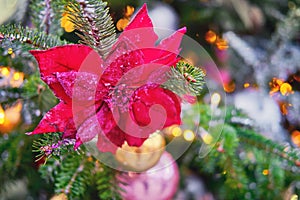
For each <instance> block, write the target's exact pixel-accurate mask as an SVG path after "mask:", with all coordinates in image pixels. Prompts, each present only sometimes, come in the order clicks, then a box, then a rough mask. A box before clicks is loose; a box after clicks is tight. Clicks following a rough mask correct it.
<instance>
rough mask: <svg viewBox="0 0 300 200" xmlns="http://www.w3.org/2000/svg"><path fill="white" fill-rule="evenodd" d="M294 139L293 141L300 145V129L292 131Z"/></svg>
mask: <svg viewBox="0 0 300 200" xmlns="http://www.w3.org/2000/svg"><path fill="white" fill-rule="evenodd" d="M291 137H292V141H293V143H294V144H295V145H298V146H300V131H298V130H294V131H293V132H292V136H291Z"/></svg>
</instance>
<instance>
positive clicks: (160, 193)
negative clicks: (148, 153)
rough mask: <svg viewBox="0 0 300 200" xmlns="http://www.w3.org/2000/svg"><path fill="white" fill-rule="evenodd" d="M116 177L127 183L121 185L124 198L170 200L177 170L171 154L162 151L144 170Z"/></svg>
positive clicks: (174, 191)
mask: <svg viewBox="0 0 300 200" xmlns="http://www.w3.org/2000/svg"><path fill="white" fill-rule="evenodd" d="M118 179H119V180H120V181H122V182H125V183H126V184H127V185H121V187H122V188H123V189H124V192H122V197H123V199H124V200H170V199H172V197H173V196H174V194H175V193H176V191H177V187H178V182H179V171H178V167H177V164H176V162H175V161H174V159H173V157H172V156H171V154H169V153H167V152H164V153H163V155H162V156H161V158H160V160H159V162H158V163H157V164H156V165H155V166H154V167H152V168H150V169H149V170H147V171H146V172H143V173H133V172H129V173H127V174H122V175H120V176H119V177H118Z"/></svg>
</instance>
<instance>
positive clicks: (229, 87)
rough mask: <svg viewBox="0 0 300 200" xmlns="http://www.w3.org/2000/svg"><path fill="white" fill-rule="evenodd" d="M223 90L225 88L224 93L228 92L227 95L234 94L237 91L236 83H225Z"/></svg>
mask: <svg viewBox="0 0 300 200" xmlns="http://www.w3.org/2000/svg"><path fill="white" fill-rule="evenodd" d="M223 88H224V91H225V92H227V93H231V92H234V90H235V83H234V81H230V82H229V83H225V84H224V85H223Z"/></svg>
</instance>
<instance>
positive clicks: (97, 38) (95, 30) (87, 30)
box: [66, 0, 116, 58]
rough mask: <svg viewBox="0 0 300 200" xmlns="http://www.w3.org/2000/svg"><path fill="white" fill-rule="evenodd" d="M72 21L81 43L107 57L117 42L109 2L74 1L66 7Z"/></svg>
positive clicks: (94, 0)
mask: <svg viewBox="0 0 300 200" xmlns="http://www.w3.org/2000/svg"><path fill="white" fill-rule="evenodd" d="M66 12H67V13H68V14H70V16H71V17H70V21H71V22H72V23H74V25H75V29H77V30H79V31H81V32H82V34H78V35H79V37H80V38H81V43H83V44H85V45H88V46H90V47H92V48H94V49H95V50H96V51H97V52H98V53H99V54H100V55H101V56H102V57H103V58H105V57H106V56H107V55H108V54H109V52H110V49H111V47H112V46H113V44H114V43H115V42H116V33H115V27H114V24H113V20H112V18H111V17H110V15H109V9H108V7H107V3H106V2H103V1H101V0H86V1H80V2H77V1H72V2H70V3H69V4H68V6H67V7H66Z"/></svg>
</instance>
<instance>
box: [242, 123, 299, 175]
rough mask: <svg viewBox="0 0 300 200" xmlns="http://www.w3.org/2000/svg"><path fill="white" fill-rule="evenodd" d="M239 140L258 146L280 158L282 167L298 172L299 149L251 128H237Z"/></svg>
mask: <svg viewBox="0 0 300 200" xmlns="http://www.w3.org/2000/svg"><path fill="white" fill-rule="evenodd" d="M237 131H238V132H239V138H240V140H241V142H243V143H245V144H247V145H251V146H252V147H255V148H258V149H260V150H261V151H264V152H265V153H267V154H269V155H270V156H272V157H276V158H278V159H280V160H281V161H282V162H281V163H282V167H283V168H285V169H286V170H288V171H291V172H293V173H294V172H296V171H297V172H300V151H299V150H297V149H294V148H292V147H291V146H290V145H288V146H283V145H280V144H278V143H276V142H273V141H272V140H269V139H266V138H265V137H263V136H261V135H259V134H257V133H256V132H255V131H253V130H247V129H243V128H237Z"/></svg>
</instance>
